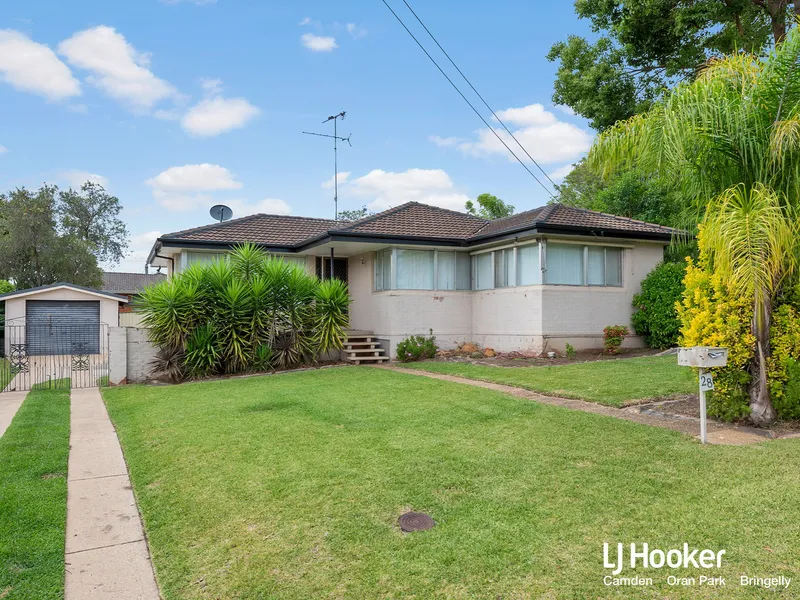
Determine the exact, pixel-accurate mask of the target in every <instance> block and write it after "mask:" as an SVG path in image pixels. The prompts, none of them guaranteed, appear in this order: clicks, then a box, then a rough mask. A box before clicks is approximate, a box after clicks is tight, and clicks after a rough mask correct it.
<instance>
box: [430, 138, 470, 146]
mask: <svg viewBox="0 0 800 600" xmlns="http://www.w3.org/2000/svg"><path fill="white" fill-rule="evenodd" d="M428 141H430V142H433V143H434V144H436V145H437V146H440V147H441V148H451V147H452V146H457V145H458V144H460V143H461V142H463V141H464V140H463V139H462V138H460V137H455V136H450V137H441V136H439V135H429V136H428Z"/></svg>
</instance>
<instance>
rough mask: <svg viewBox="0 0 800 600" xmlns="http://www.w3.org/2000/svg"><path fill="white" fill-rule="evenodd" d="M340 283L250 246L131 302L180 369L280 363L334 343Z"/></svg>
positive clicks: (205, 371)
mask: <svg viewBox="0 0 800 600" xmlns="http://www.w3.org/2000/svg"><path fill="white" fill-rule="evenodd" d="M348 304H349V296H348V293H347V286H346V285H345V284H344V283H342V282H339V281H324V282H322V281H320V280H319V279H317V278H316V277H314V276H313V275H310V274H309V273H307V272H306V271H305V269H304V268H303V267H301V266H298V265H296V264H293V263H287V262H286V261H284V260H282V259H280V258H276V257H273V256H269V255H267V254H265V253H264V252H262V251H261V250H260V249H258V248H257V247H256V246H254V245H252V244H245V245H242V246H239V247H237V248H236V249H234V250H233V251H232V252H231V254H230V256H225V257H221V258H220V259H218V260H215V261H214V262H212V263H207V264H195V265H193V266H191V267H189V268H188V269H186V270H185V271H183V272H181V273H178V274H175V275H174V276H172V277H171V278H170V279H169V280H167V281H165V282H162V283H159V284H157V285H155V286H151V287H148V288H147V289H146V290H145V292H144V293H143V294H142V297H141V300H140V302H139V303H138V305H139V308H140V310H141V311H142V314H143V321H144V324H145V326H146V327H148V328H149V329H150V338H151V340H152V341H153V342H154V343H155V344H156V345H157V346H158V347H159V348H162V349H164V348H176V349H177V350H178V351H179V352H178V353H177V354H175V355H174V356H175V359H176V360H179V361H180V372H181V374H183V373H186V374H187V375H189V376H192V377H202V376H206V375H210V374H215V373H241V372H246V371H254V370H255V371H264V370H267V369H270V368H272V367H273V366H277V367H279V368H288V367H292V366H295V365H297V364H299V363H302V362H308V361H312V360H315V359H316V357H317V355H318V354H319V353H320V352H329V351H331V350H336V349H338V348H341V347H342V343H343V331H344V328H345V327H346V326H347V323H348V318H347V306H348Z"/></svg>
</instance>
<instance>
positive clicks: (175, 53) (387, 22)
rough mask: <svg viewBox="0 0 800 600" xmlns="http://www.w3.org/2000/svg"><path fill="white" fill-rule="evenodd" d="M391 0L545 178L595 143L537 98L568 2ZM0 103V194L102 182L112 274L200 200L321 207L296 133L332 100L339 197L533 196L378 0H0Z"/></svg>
mask: <svg viewBox="0 0 800 600" xmlns="http://www.w3.org/2000/svg"><path fill="white" fill-rule="evenodd" d="M409 1H410V3H411V5H412V6H413V7H414V9H415V10H416V11H417V13H418V14H419V15H420V16H421V17H422V18H423V19H424V20H425V22H426V24H427V25H428V27H429V28H430V29H431V30H432V31H433V33H434V34H435V35H436V36H437V37H438V38H439V41H440V42H441V43H442V45H443V46H444V47H445V49H447V51H448V52H449V53H450V55H451V56H452V57H453V58H454V59H455V60H456V61H457V63H458V64H459V66H460V67H461V69H462V70H463V71H464V72H465V73H466V74H467V75H468V76H469V77H470V78H471V80H472V82H473V84H475V86H476V87H477V88H478V90H479V91H480V92H481V93H482V94H483V96H484V97H485V98H486V99H487V101H488V102H489V104H490V105H492V107H493V108H494V109H495V110H497V111H500V110H503V111H504V112H503V113H501V116H502V117H503V120H504V121H506V123H507V124H508V125H509V126H510V127H511V129H512V130H514V131H515V132H517V135H518V137H519V138H520V140H522V141H523V143H524V144H525V147H526V148H527V150H528V151H529V152H530V153H531V154H532V155H533V157H534V158H536V159H537V160H538V161H540V163H541V164H542V166H543V168H544V169H545V170H546V171H547V172H548V173H550V174H551V176H552V177H553V179H555V180H556V181H558V176H559V175H561V176H563V174H564V173H565V172H566V170H567V169H568V166H569V165H570V164H571V163H572V162H574V161H575V160H576V159H578V158H579V157H580V156H582V155H583V154H584V153H585V151H586V150H587V149H588V146H589V144H590V143H591V140H592V137H593V135H594V133H593V132H592V131H591V130H590V129H589V127H588V126H587V125H586V123H585V121H584V120H583V119H580V118H579V117H576V116H574V115H571V114H569V111H567V110H564V109H562V108H559V107H554V106H553V105H552V102H551V100H550V96H551V94H552V83H553V79H554V73H555V65H554V64H552V63H549V62H548V61H547V60H546V58H545V56H546V54H547V52H548V50H549V48H550V46H551V45H552V43H553V42H555V41H558V40H562V39H565V38H566V36H567V35H568V34H570V33H578V34H587V33H588V25H587V23H585V22H581V21H579V20H578V19H577V17H575V15H574V13H573V10H572V5H571V3H569V2H543V1H541V0H540V1H537V2H530V1H510V0H507V1H500V2H492V3H490V2H474V1H468V0H464V1H460V2H455V1H453V0H450V1H434V0H429V1H428V2H425V3H422V2H420V1H419V0H414V1H413V2H411V0H409ZM390 4H391V5H392V6H393V8H395V10H396V11H397V12H398V14H399V15H400V16H401V17H402V18H403V19H404V20H405V21H406V23H407V24H408V25H409V27H410V28H411V29H412V30H413V31H414V32H415V33H417V34H418V36H419V37H420V40H422V41H423V43H425V44H426V46H427V47H428V48H429V49H433V48H434V46H433V43H432V42H431V41H430V39H429V38H426V37H425V34H424V32H423V31H422V30H421V28H420V27H419V26H418V25H417V26H415V25H414V24H415V21H414V19H413V16H412V15H411V14H410V13H408V12H407V10H406V9H405V6H404V5H403V3H402V0H390ZM433 54H434V56H435V57H436V58H437V60H439V59H441V61H440V64H442V65H443V66H445V68H446V61H445V60H444V57H442V56H441V55H440V54H438V53H433ZM446 70H448V72H452V69H447V68H446ZM456 81H457V82H458V83H459V84H460V85H461V84H462V83H463V82H459V81H458V80H456ZM462 87H463V89H464V90H466V89H467V88H466V84H463V86H462ZM470 97H471V96H470ZM0 105H2V127H0V147H1V148H0V189H3V190H8V189H12V188H14V187H17V186H26V187H33V188H35V187H38V186H39V185H41V184H42V183H44V182H48V183H55V184H58V185H59V186H63V187H67V186H69V185H71V184H72V185H80V183H81V182H82V181H84V180H85V179H87V178H92V179H94V180H97V181H100V182H102V183H103V184H104V185H105V186H106V188H107V189H108V190H109V191H110V192H111V193H113V194H114V195H116V196H118V197H119V198H120V200H121V201H122V204H123V206H124V212H123V218H124V220H125V221H126V222H127V224H128V227H129V230H130V233H131V237H132V240H131V241H132V245H131V256H129V257H128V258H126V259H125V260H124V261H123V262H122V263H121V264H120V265H118V266H117V267H116V268H115V270H121V271H122V270H124V271H141V270H142V269H143V266H144V265H143V262H144V256H145V255H146V251H147V250H148V249H149V247H150V245H151V244H152V241H153V239H154V238H155V237H156V236H157V235H158V234H159V233H167V232H170V231H175V230H179V229H184V228H188V227H194V226H198V225H205V224H208V223H210V222H211V218H210V217H209V216H208V209H209V208H210V207H211V206H212V205H213V204H215V203H225V204H228V205H230V206H231V207H232V208H233V210H234V216H244V215H246V214H250V213H254V212H270V213H282V214H293V215H306V216H320V217H332V216H333V201H332V189H330V186H329V185H328V184H327V183H326V182H328V181H329V180H330V179H331V177H332V175H333V151H332V147H331V145H330V144H329V143H328V141H329V140H324V139H322V138H314V137H310V136H305V135H302V134H301V132H302V131H303V130H310V131H319V132H323V133H332V128H331V127H330V124H327V125H323V124H322V123H321V121H322V120H324V118H325V117H327V116H328V115H331V114H334V113H337V112H339V111H340V110H346V111H347V119H346V120H345V121H344V122H343V123H341V124H340V129H339V132H340V134H344V135H347V134H352V141H353V147H352V148H348V147H344V148H342V149H340V153H339V168H340V172H341V173H342V175H341V176H342V178H343V179H344V183H342V184H341V185H340V191H339V200H340V204H339V206H340V208H341V209H349V208H358V207H360V206H362V205H367V206H369V207H370V208H371V209H373V210H380V209H384V208H388V207H389V206H394V205H397V204H400V203H402V202H405V201H407V200H417V201H421V202H429V203H432V204H438V205H441V206H445V207H448V208H455V209H459V208H461V207H463V202H464V200H465V199H466V198H470V197H475V196H476V195H477V194H480V193H483V192H490V193H493V194H496V195H498V196H500V197H501V198H503V199H504V200H506V201H507V202H510V203H511V204H513V205H515V206H516V208H517V211H518V212H519V211H522V210H526V209H529V208H534V207H536V206H539V205H541V204H544V203H545V202H546V200H547V198H548V196H547V194H546V193H545V191H544V190H542V189H541V188H540V187H539V185H538V184H537V183H536V182H535V181H534V180H533V179H532V178H531V177H530V175H528V174H527V173H526V172H525V170H524V169H523V168H522V167H521V166H520V165H519V164H518V163H516V162H514V161H513V159H511V160H509V155H508V154H507V152H506V150H505V149H503V148H502V146H500V145H499V142H497V141H496V139H494V138H493V136H492V135H491V134H490V133H488V132H487V130H486V129H485V127H484V126H483V124H482V123H481V122H480V121H479V120H478V118H477V117H476V116H475V115H474V114H473V113H472V111H471V110H470V109H469V107H468V106H467V105H466V104H464V102H463V101H462V100H461V99H460V98H459V97H458V96H457V95H456V93H455V91H454V90H453V89H452V88H450V86H449V84H448V83H447V82H446V81H445V80H444V78H443V77H442V76H441V75H440V74H439V73H438V71H436V69H435V67H434V66H433V65H432V64H431V63H430V62H429V61H428V59H427V58H426V57H425V56H424V55H423V54H422V52H421V51H420V49H419V48H418V47H417V46H416V45H415V44H414V42H413V40H412V39H411V38H410V37H409V36H408V34H407V33H406V32H405V31H404V30H403V29H402V28H401V26H400V24H399V23H397V21H395V19H394V17H393V16H392V15H391V13H390V12H389V11H388V10H387V9H386V7H385V6H384V5H383V3H382V2H381V0H355V1H349V2H346V3H333V2H316V1H305V2H302V1H300V2H256V1H254V0H251V1H244V0H216V1H209V0H171V1H162V0H140V1H138V2H135V3H133V2H128V3H123V2H108V1H107V0H103V1H91V2H90V1H71V2H60V1H58V2H57V1H55V0H53V1H47V2H45V1H31V2H27V3H3V4H2V5H0ZM476 106H477V104H476ZM482 112H483V114H484V115H485V116H486V117H487V118H488V117H489V115H488V111H482ZM532 168H533V167H532Z"/></svg>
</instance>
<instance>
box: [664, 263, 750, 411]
mask: <svg viewBox="0 0 800 600" xmlns="http://www.w3.org/2000/svg"><path fill="white" fill-rule="evenodd" d="M687 262H688V265H687V268H686V276H685V277H684V280H683V283H684V286H685V291H684V294H683V299H682V300H680V301H678V303H677V304H676V308H677V310H678V318H679V319H680V322H681V340H680V344H681V345H682V346H721V347H725V348H728V365H727V366H726V367H723V368H718V369H714V388H715V389H714V391H713V392H711V393H710V394H709V396H708V414H709V416H712V417H716V418H719V419H723V420H727V421H733V420H737V419H742V418H744V417H746V416H747V415H748V414H750V406H749V397H748V394H747V386H748V384H749V383H750V381H751V376H750V372H749V367H750V363H751V361H752V359H753V355H754V352H755V337H754V336H753V334H752V332H751V329H750V322H751V319H752V311H753V301H752V298H747V297H741V296H739V297H736V296H733V295H731V293H730V292H729V290H728V288H727V287H726V286H725V285H724V284H723V283H722V280H721V278H720V277H719V275H716V274H714V273H711V272H709V270H708V269H707V268H706V265H704V264H703V260H702V258H701V259H700V261H699V263H698V264H695V263H694V261H692V260H691V259H689V258H687Z"/></svg>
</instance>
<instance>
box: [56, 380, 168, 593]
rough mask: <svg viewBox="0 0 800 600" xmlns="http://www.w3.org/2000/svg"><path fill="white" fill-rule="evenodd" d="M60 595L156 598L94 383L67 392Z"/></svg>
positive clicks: (121, 462)
mask: <svg viewBox="0 0 800 600" xmlns="http://www.w3.org/2000/svg"><path fill="white" fill-rule="evenodd" d="M70 405H71V414H70V429H71V431H70V452H69V471H68V476H67V539H66V591H65V599H66V600H95V599H98V600H99V599H103V600H133V599H136V600H158V599H159V592H158V586H157V585H156V581H155V576H154V574H153V566H152V564H151V562H150V552H149V550H148V547H147V541H146V540H145V537H144V532H143V530H142V523H141V520H140V518H139V511H138V509H137V508H136V500H135V499H134V496H133V490H132V489H131V483H130V480H129V479H128V470H127V467H126V465H125V460H124V459H123V457H122V449H121V448H120V445H119V440H118V439H117V434H116V431H114V427H113V425H112V424H111V420H110V419H109V418H108V413H107V412H106V408H105V405H104V404H103V399H102V398H101V397H100V390H99V389H98V388H87V389H73V390H72V393H71V396H70Z"/></svg>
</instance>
